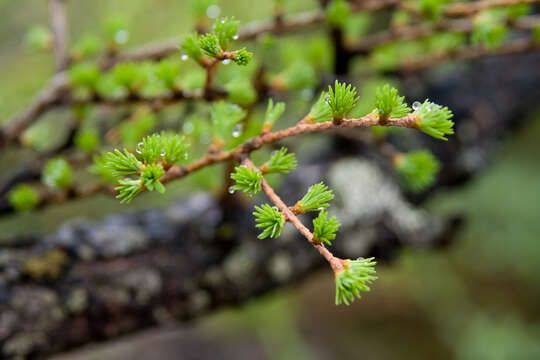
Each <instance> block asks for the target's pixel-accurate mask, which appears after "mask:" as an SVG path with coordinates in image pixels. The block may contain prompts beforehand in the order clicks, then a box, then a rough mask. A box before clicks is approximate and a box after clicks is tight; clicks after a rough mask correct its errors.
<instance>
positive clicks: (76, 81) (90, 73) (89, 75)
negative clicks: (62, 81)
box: [68, 63, 101, 92]
mask: <svg viewBox="0 0 540 360" xmlns="http://www.w3.org/2000/svg"><path fill="white" fill-rule="evenodd" d="M68 75H69V80H70V83H71V86H73V87H74V88H83V89H85V90H88V91H90V92H95V90H96V87H97V84H98V81H99V78H100V76H101V72H100V71H99V68H98V66H97V65H96V64H91V63H80V64H75V65H73V66H71V67H70V68H69V71H68Z"/></svg>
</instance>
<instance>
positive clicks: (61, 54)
mask: <svg viewBox="0 0 540 360" xmlns="http://www.w3.org/2000/svg"><path fill="white" fill-rule="evenodd" d="M49 17H50V20H51V29H52V33H53V44H54V54H55V57H56V69H57V71H62V70H65V69H66V68H67V66H68V64H69V61H70V58H69V53H68V45H69V32H68V28H67V21H66V8H65V6H64V0H49Z"/></svg>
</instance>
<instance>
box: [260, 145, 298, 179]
mask: <svg viewBox="0 0 540 360" xmlns="http://www.w3.org/2000/svg"><path fill="white" fill-rule="evenodd" d="M297 165H298V163H297V161H296V156H295V155H294V153H290V154H287V148H285V147H282V148H281V149H279V151H274V152H273V153H272V156H271V157H270V160H268V161H267V162H266V163H265V164H264V165H263V166H261V171H262V173H263V174H272V173H280V174H288V173H289V172H290V171H292V170H294V169H296V166H297Z"/></svg>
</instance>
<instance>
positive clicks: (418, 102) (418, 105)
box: [412, 101, 422, 110]
mask: <svg viewBox="0 0 540 360" xmlns="http://www.w3.org/2000/svg"><path fill="white" fill-rule="evenodd" d="M421 105H422V104H420V101H415V102H413V104H412V108H413V110H418V108H419V107H420V106H421Z"/></svg>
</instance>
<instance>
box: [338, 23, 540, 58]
mask: <svg viewBox="0 0 540 360" xmlns="http://www.w3.org/2000/svg"><path fill="white" fill-rule="evenodd" d="M539 23H540V17H539V16H537V15H531V16H526V17H523V18H520V19H517V20H509V21H508V26H510V27H512V28H515V29H520V30H532V29H534V28H535V27H536V26H538V24H539ZM473 30H474V20H473V18H472V17H469V18H463V19H448V20H444V21H441V22H437V23H432V24H426V23H423V24H417V25H408V26H401V27H398V28H392V29H389V30H384V31H381V32H378V33H375V34H373V35H368V36H366V37H365V38H364V39H362V40H361V41H360V42H358V43H357V44H353V45H349V46H348V50H349V51H350V52H351V53H354V54H367V53H369V52H370V51H371V50H373V48H375V47H377V46H381V45H385V44H388V43H392V42H395V41H403V40H415V39H420V38H424V37H427V36H430V35H433V34H435V33H439V32H451V33H470V32H472V31H473Z"/></svg>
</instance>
